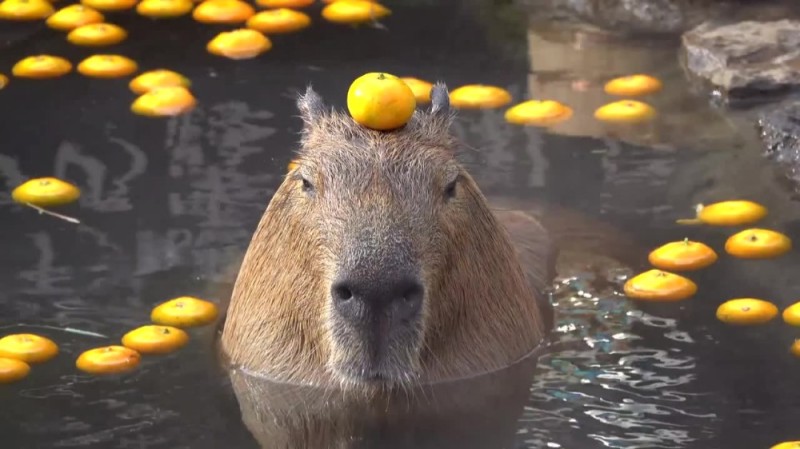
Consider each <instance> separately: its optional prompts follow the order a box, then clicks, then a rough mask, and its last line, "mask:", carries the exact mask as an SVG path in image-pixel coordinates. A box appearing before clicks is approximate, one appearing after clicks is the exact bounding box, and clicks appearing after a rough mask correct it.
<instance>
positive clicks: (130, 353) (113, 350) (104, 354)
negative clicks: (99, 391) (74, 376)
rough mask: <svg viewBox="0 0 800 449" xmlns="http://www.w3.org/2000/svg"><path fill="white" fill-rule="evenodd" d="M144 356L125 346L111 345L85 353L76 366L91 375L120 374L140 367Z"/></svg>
mask: <svg viewBox="0 0 800 449" xmlns="http://www.w3.org/2000/svg"><path fill="white" fill-rule="evenodd" d="M141 359H142V356H141V354H139V353H138V352H137V351H135V350H133V349H131V348H126V347H125V346H118V345H111V346H103V347H100V348H94V349H89V350H88V351H84V352H83V353H82V354H81V355H80V356H78V359H77V360H76V361H75V366H76V367H77V368H78V369H79V370H81V371H83V372H86V373H89V374H120V373H125V372H128V371H132V370H133V369H134V368H136V367H137V366H139V362H140V361H141Z"/></svg>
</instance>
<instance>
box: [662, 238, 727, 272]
mask: <svg viewBox="0 0 800 449" xmlns="http://www.w3.org/2000/svg"><path fill="white" fill-rule="evenodd" d="M717 258H718V256H717V253H716V252H715V251H714V250H713V249H712V248H711V247H709V246H708V245H706V244H705V243H702V242H693V241H691V240H689V239H684V240H682V241H680V242H669V243H666V244H664V245H661V246H659V247H658V248H656V249H654V250H653V251H652V252H650V254H649V256H648V260H649V261H650V263H651V264H652V265H653V266H654V267H656V268H659V269H662V270H672V271H691V270H699V269H702V268H705V267H707V266H709V265H711V264H713V263H714V262H716V261H717Z"/></svg>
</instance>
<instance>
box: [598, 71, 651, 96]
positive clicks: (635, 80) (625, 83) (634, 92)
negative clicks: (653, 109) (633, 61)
mask: <svg viewBox="0 0 800 449" xmlns="http://www.w3.org/2000/svg"><path fill="white" fill-rule="evenodd" d="M603 89H604V90H605V91H606V93H607V94H609V95H617V96H621V97H636V96H639V95H648V94H652V93H655V92H658V91H659V90H661V81H660V80H659V79H658V78H654V77H652V76H650V75H644V74H635V75H628V76H621V77H619V78H614V79H612V80H611V81H609V82H607V83H606V85H605V86H604V88H603Z"/></svg>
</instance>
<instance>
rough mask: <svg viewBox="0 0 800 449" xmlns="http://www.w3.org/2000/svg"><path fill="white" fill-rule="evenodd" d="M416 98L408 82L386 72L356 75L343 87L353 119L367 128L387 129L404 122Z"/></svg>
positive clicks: (410, 114) (412, 110)
mask: <svg viewBox="0 0 800 449" xmlns="http://www.w3.org/2000/svg"><path fill="white" fill-rule="evenodd" d="M416 107H417V100H416V98H415V96H414V92H413V91H412V90H411V88H410V87H408V84H406V83H405V82H403V81H402V80H401V79H400V78H398V77H396V76H394V75H391V74H389V73H382V72H370V73H366V74H364V75H361V76H359V77H358V78H356V79H355V81H353V83H352V84H350V89H349V90H348V91H347V109H348V110H349V111H350V115H351V116H352V117H353V119H354V120H355V121H356V122H358V123H359V124H361V125H362V126H365V127H367V128H370V129H376V130H380V131H388V130H391V129H395V128H399V127H401V126H403V125H405V124H406V123H407V122H408V121H409V120H410V119H411V116H412V115H414V110H415V109H416Z"/></svg>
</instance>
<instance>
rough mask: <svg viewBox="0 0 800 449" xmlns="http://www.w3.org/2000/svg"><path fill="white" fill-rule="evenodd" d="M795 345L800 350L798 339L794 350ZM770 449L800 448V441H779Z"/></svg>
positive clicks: (799, 353)
mask: <svg viewBox="0 0 800 449" xmlns="http://www.w3.org/2000/svg"><path fill="white" fill-rule="evenodd" d="M795 347H797V348H798V350H800V344H798V342H797V340H795V342H794V346H792V350H794V348H795ZM795 355H797V356H800V352H798V353H795ZM769 449H800V441H784V442H783V443H778V444H776V445H775V446H772V447H771V448H769Z"/></svg>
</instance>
